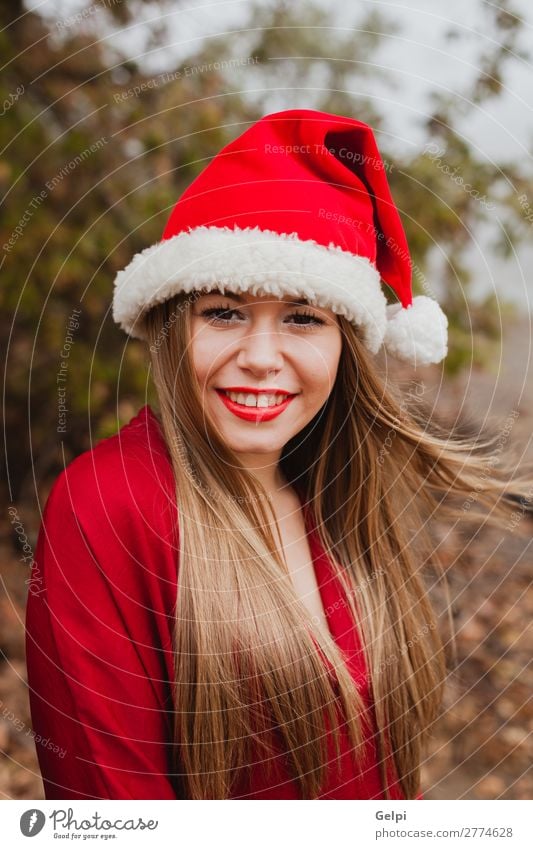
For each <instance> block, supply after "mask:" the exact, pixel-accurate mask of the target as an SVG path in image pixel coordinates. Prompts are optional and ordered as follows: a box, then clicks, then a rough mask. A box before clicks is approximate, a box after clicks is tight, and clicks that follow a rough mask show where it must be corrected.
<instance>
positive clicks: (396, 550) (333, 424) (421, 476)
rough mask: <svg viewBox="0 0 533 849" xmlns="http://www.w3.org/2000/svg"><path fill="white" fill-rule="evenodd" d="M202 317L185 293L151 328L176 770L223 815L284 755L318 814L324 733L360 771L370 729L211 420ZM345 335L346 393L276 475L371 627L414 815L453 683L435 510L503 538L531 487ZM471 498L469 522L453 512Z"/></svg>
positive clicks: (161, 310)
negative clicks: (203, 372)
mask: <svg viewBox="0 0 533 849" xmlns="http://www.w3.org/2000/svg"><path fill="white" fill-rule="evenodd" d="M193 295H194V293H193ZM191 302H192V298H191V295H190V294H189V295H186V294H185V293H181V294H179V295H176V296H175V297H173V298H171V299H169V300H167V301H165V302H164V303H162V304H159V305H157V306H156V307H154V308H152V310H150V312H149V313H148V314H147V315H146V316H145V319H144V321H145V327H146V331H147V341H148V344H149V348H150V352H151V370H152V376H153V380H154V383H155V387H156V391H157V396H158V400H159V405H160V420H161V424H162V428H163V433H164V436H165V441H166V443H167V447H168V450H169V453H170V458H171V461H172V466H173V470H174V475H175V480H176V498H177V505H178V520H179V541H180V544H179V563H178V564H177V568H178V576H179V577H178V592H177V600H176V619H175V642H174V646H175V687H174V699H175V701H174V708H175V710H174V715H175V722H174V733H175V747H174V764H175V767H176V770H177V771H179V772H180V773H181V775H182V784H183V786H184V788H185V797H186V798H190V799H226V798H229V797H231V793H232V788H233V787H234V786H235V785H234V784H233V782H234V781H236V780H239V779H242V778H243V777H244V778H245V777H246V775H247V774H249V773H247V770H248V769H250V767H251V764H252V761H253V756H254V755H255V756H256V757H257V756H258V753H259V758H260V759H261V766H262V768H263V769H267V768H268V767H269V765H270V762H271V759H272V758H273V757H274V756H275V755H276V753H278V754H279V749H277V748H276V746H275V743H276V741H277V742H278V743H279V744H280V745H281V746H282V751H283V752H284V753H286V765H287V768H288V770H289V773H290V775H291V776H292V777H293V778H294V780H295V781H296V782H297V786H298V789H299V793H300V797H301V798H305V799H315V798H317V797H319V795H320V792H321V788H322V786H323V782H324V780H325V774H326V768H327V766H328V765H327V750H326V741H327V733H328V731H330V732H332V733H333V735H334V741H335V744H336V753H337V756H338V754H339V751H340V749H339V737H338V724H339V723H340V722H345V723H346V727H347V730H348V733H349V738H350V741H351V745H352V752H353V758H354V766H355V769H358V768H360V764H361V757H362V751H363V750H362V748H361V746H362V745H364V741H365V738H366V737H367V736H368V726H366V723H367V722H368V721H369V717H368V713H367V712H365V706H364V702H363V699H362V697H361V694H360V693H359V691H358V689H357V686H356V684H355V682H354V680H353V678H352V676H351V675H350V673H349V671H348V669H347V667H346V665H345V661H344V659H343V657H342V654H341V652H340V649H339V648H338V646H337V645H336V643H335V642H334V641H333V639H328V637H327V635H323V634H322V633H321V632H319V633H316V632H315V630H314V629H313V623H312V621H311V616H310V613H309V612H308V611H307V609H306V608H305V606H304V605H303V604H302V602H301V601H300V599H299V598H298V596H297V594H296V591H295V589H294V587H293V585H292V582H291V580H290V576H289V572H288V568H287V566H286V563H285V560H284V557H283V553H282V551H280V550H279V547H278V544H277V543H276V541H275V539H274V536H273V533H272V527H276V520H275V516H274V513H273V511H272V510H271V506H270V505H269V502H268V496H267V493H266V491H265V490H264V488H263V487H262V486H261V484H260V483H259V482H258V481H257V480H256V479H255V478H252V476H251V475H250V474H249V473H248V472H247V471H246V469H245V468H244V467H243V466H242V465H241V464H240V462H239V459H238V456H237V455H236V454H234V453H233V452H232V451H231V450H230V449H229V448H228V447H227V446H226V445H225V444H224V443H223V442H222V441H221V439H220V437H219V436H218V435H217V432H216V430H215V428H214V427H213V426H212V424H211V423H210V421H209V420H208V419H207V417H206V414H205V410H204V409H203V407H202V399H201V391H200V387H199V385H198V381H197V379H196V377H195V374H194V370H193V367H192V364H191V359H190V356H189V352H190V340H191V336H190V304H191ZM338 319H339V326H340V329H341V333H342V338H343V346H342V353H341V362H340V364H339V369H338V374H337V379H336V382H335V385H334V387H333V390H332V392H331V395H330V397H329V399H328V401H327V402H326V404H325V405H324V406H323V408H322V409H321V410H320V411H319V413H318V414H317V415H316V416H315V418H314V419H313V421H311V422H310V423H309V424H308V425H307V426H306V427H305V428H304V429H303V430H302V431H301V432H300V433H299V434H297V435H296V436H295V437H294V438H293V439H292V440H291V441H290V442H289V443H288V444H287V445H286V446H285V447H284V449H283V452H282V457H281V461H280V465H281V469H282V472H283V475H284V477H285V478H286V479H287V480H288V481H289V482H292V483H294V484H295V486H297V487H298V488H299V490H300V491H301V492H303V493H304V503H305V504H307V505H308V506H309V507H310V509H311V511H312V514H313V517H314V520H315V526H316V529H317V532H318V535H319V539H320V543H321V545H322V546H323V547H324V549H325V551H326V552H327V554H328V556H329V558H330V561H331V563H332V564H333V566H334V568H335V571H336V574H337V576H338V578H339V580H340V581H341V583H342V585H343V586H344V587H345V590H346V597H347V600H348V603H349V606H350V610H351V613H352V615H353V617H354V620H355V622H356V623H357V626H358V628H359V633H360V636H361V639H362V644H363V647H364V653H365V658H366V664H367V669H368V675H369V682H370V691H371V695H372V699H373V704H374V709H375V721H376V724H377V749H378V761H379V769H380V775H381V779H382V784H383V788H384V794H385V798H390V792H389V788H390V783H391V780H394V778H396V777H397V779H398V781H399V783H400V787H401V791H402V793H403V795H404V796H405V798H407V799H412V798H414V797H415V795H416V794H417V793H418V791H419V789H420V764H421V760H422V756H423V748H424V744H425V742H426V739H427V736H428V734H429V733H430V730H431V727H432V725H433V723H434V722H435V720H436V719H437V717H438V715H439V712H440V707H441V702H442V695H443V688H444V685H445V679H446V676H447V656H446V650H445V647H444V642H443V637H442V635H441V631H442V626H440V627H438V617H437V613H436V610H435V607H434V605H432V603H431V602H430V600H429V592H428V586H427V581H428V578H429V577H430V576H432V580H434V578H435V576H437V577H438V578H439V580H441V579H443V569H442V565H441V563H440V560H439V555H438V551H437V547H438V546H437V544H436V540H435V539H434V535H433V534H432V524H433V523H432V517H433V515H434V511H435V510H436V509H438V510H439V520H442V519H443V517H446V518H449V519H450V520H452V519H454V518H455V519H459V520H463V521H464V520H468V521H472V520H481V519H483V518H485V519H488V520H489V521H491V522H497V523H503V521H504V520H505V519H506V518H508V513H509V509H510V507H509V504H510V502H509V501H508V500H507V499H506V498H502V496H505V495H506V494H509V492H510V490H512V492H513V493H515V494H518V495H521V494H522V495H523V496H524V497H525V496H526V492H527V489H528V486H529V497H530V495H531V479H532V477H533V476H532V475H531V472H530V471H528V472H527V474H523V475H522V476H521V477H520V478H518V477H516V476H515V477H514V478H513V479H512V480H511V478H512V477H513V473H512V467H511V466H510V465H509V464H508V465H505V466H504V465H502V464H501V461H500V465H499V467H498V468H495V467H494V466H493V465H491V464H490V456H491V450H494V446H495V444H496V442H497V439H498V435H497V434H492V435H489V436H486V435H485V436H484V438H483V439H481V438H476V439H474V438H472V437H467V436H464V435H463V436H461V435H459V434H458V433H451V432H450V430H449V429H446V428H444V427H443V426H442V425H439V424H437V423H436V422H435V421H434V417H431V418H430V417H429V413H428V410H427V409H425V407H424V405H423V404H422V402H421V399H420V398H419V397H417V393H416V392H414V393H413V392H412V391H411V392H410V393H408V394H407V395H405V394H403V393H402V392H401V391H400V390H399V389H398V388H396V387H390V386H386V385H385V384H384V382H383V380H382V378H381V377H380V376H379V375H378V372H377V369H376V365H375V362H374V359H373V357H372V356H371V355H370V354H369V353H368V352H367V350H366V348H365V347H364V345H363V343H362V341H361V339H360V335H359V331H358V329H357V328H354V327H353V326H352V325H351V324H350V323H349V322H348V321H347V320H346V319H344V318H343V317H342V316H339V317H338ZM472 493H475V498H474V500H473V502H472V503H471V504H470V507H469V509H468V510H467V511H466V510H465V509H464V506H463V508H461V507H460V505H459V504H458V503H457V498H459V500H460V499H461V498H463V499H464V497H465V496H467V495H468V496H471V494H472ZM486 508H488V513H487V509H486ZM448 612H449V610H448ZM449 621H450V619H449V617H448V622H449ZM317 648H318V651H317ZM324 660H326V663H325V662H324ZM328 663H329V664H331V666H330V667H329V668H328ZM332 669H333V670H334V672H333V673H332ZM358 765H359V766H358Z"/></svg>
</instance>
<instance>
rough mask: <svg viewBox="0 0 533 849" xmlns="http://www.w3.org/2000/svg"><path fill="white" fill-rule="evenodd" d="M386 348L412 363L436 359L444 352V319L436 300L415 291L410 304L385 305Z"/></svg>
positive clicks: (445, 332) (445, 326) (437, 360)
mask: <svg viewBox="0 0 533 849" xmlns="http://www.w3.org/2000/svg"><path fill="white" fill-rule="evenodd" d="M383 344H384V345H385V347H386V348H387V351H388V352H389V353H390V354H392V355H393V356H395V357H398V358H399V359H401V360H405V361H406V362H408V363H411V364H412V365H414V366H419V365H427V364H428V363H440V361H441V360H443V359H444V357H445V356H446V354H447V353H448V319H447V317H446V315H445V314H444V313H443V311H442V309H441V308H440V306H439V304H438V303H437V301H435V300H434V299H433V298H428V297H427V296H426V295H417V297H416V298H413V303H412V305H411V306H409V307H407V308H406V309H404V308H403V307H402V305H401V304H388V305H387V329H386V330H385V337H384V339H383Z"/></svg>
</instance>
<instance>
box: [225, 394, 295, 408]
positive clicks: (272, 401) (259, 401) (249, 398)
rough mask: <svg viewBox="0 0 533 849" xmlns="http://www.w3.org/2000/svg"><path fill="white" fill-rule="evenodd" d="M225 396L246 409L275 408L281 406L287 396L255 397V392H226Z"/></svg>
mask: <svg viewBox="0 0 533 849" xmlns="http://www.w3.org/2000/svg"><path fill="white" fill-rule="evenodd" d="M224 394H225V395H227V396H228V397H229V398H231V400H232V401H235V402H236V403H237V404H243V405H244V406H245V407H274V406H276V405H277V404H281V403H282V402H283V401H284V400H285V398H286V397H287V396H286V395H255V394H254V393H253V392H249V393H248V394H245V393H244V392H226V391H225V390H224Z"/></svg>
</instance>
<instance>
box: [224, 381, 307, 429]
mask: <svg viewBox="0 0 533 849" xmlns="http://www.w3.org/2000/svg"><path fill="white" fill-rule="evenodd" d="M215 391H216V393H217V395H218V397H219V398H220V400H221V401H222V403H223V404H225V406H226V407H227V408H228V410H229V411H230V412H231V413H233V414H234V415H236V416H238V417H239V418H240V419H245V421H248V422H268V421H270V420H271V419H275V418H276V417H277V416H279V415H280V413H282V412H283V411H284V410H286V409H287V407H288V406H289V404H290V403H291V401H292V399H293V398H294V397H295V395H289V396H288V397H287V398H285V400H284V401H282V403H281V404H275V405H274V406H272V407H246V406H245V405H244V404H237V402H236V401H232V400H231V398H229V397H228V396H227V395H226V394H225V392H224V391H222V389H216V390H215ZM228 391H230V392H253V393H254V394H265V391H266V390H263V389H262V390H260V392H259V391H258V390H257V389H255V390H254V389H251V388H250V389H245V388H242V387H239V388H233V387H231V388H230V387H228ZM266 394H268V395H277V394H281V393H280V390H278V391H277V392H276V391H272V392H267V393H266Z"/></svg>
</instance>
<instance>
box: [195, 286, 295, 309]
mask: <svg viewBox="0 0 533 849" xmlns="http://www.w3.org/2000/svg"><path fill="white" fill-rule="evenodd" d="M203 294H204V295H221V294H222V292H219V291H218V290H213V291H211V292H204V293H203ZM224 295H225V297H227V298H232V299H233V300H234V301H238V302H239V304H242V303H244V301H245V300H246V299H245V298H244V297H243V296H242V295H237V294H236V293H235V292H224ZM289 303H290V304H291V305H292V306H294V305H298V306H302V307H306V306H309V301H308V300H307V298H299V299H298V300H297V301H289Z"/></svg>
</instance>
